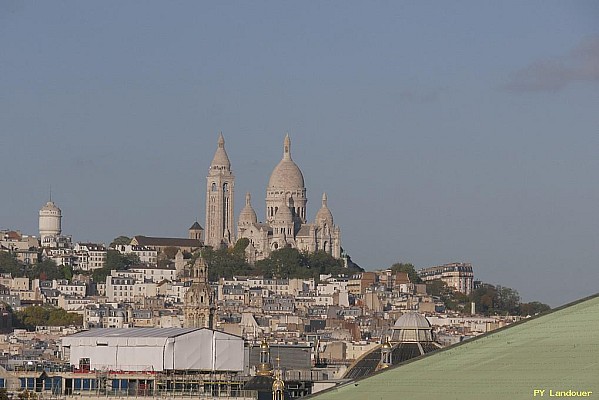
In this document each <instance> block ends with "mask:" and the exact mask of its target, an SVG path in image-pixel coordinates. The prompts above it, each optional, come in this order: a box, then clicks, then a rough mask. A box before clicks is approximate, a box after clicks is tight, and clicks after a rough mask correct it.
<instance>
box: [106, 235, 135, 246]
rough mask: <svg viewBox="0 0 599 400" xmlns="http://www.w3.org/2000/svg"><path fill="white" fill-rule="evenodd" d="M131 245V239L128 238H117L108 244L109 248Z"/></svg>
mask: <svg viewBox="0 0 599 400" xmlns="http://www.w3.org/2000/svg"><path fill="white" fill-rule="evenodd" d="M127 244H131V238H130V237H128V236H119V237H116V238H114V240H113V241H112V242H110V247H114V246H117V245H127Z"/></svg>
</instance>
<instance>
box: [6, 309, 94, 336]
mask: <svg viewBox="0 0 599 400" xmlns="http://www.w3.org/2000/svg"><path fill="white" fill-rule="evenodd" d="M13 325H14V326H15V327H18V328H25V329H27V330H34V329H35V327H36V326H46V325H47V326H70V325H78V326H79V325H83V316H82V315H80V314H76V313H70V312H67V311H65V310H63V309H62V308H54V307H50V306H30V307H26V308H24V309H23V310H21V311H17V312H15V313H14V314H13Z"/></svg>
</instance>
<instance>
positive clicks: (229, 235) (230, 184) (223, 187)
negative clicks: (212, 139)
mask: <svg viewBox="0 0 599 400" xmlns="http://www.w3.org/2000/svg"><path fill="white" fill-rule="evenodd" d="M206 181H207V182H206V238H205V243H206V244H207V245H208V246H212V247H214V248H220V247H222V246H229V245H232V244H233V242H234V239H235V238H234V235H235V231H234V223H235V222H234V218H233V204H234V196H233V194H234V191H233V189H234V186H235V176H234V175H233V173H232V171H231V161H229V156H228V155H227V151H226V150H225V138H224V137H223V134H222V132H220V133H219V135H218V146H217V148H216V152H215V153H214V157H213V158H212V163H211V164H210V169H209V170H208V176H207V177H206Z"/></svg>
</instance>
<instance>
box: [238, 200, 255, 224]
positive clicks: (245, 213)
mask: <svg viewBox="0 0 599 400" xmlns="http://www.w3.org/2000/svg"><path fill="white" fill-rule="evenodd" d="M251 200H252V197H251V195H250V194H249V193H246V195H245V207H244V208H243V210H241V212H240V213H239V222H240V223H244V224H255V223H257V222H258V217H257V216H256V211H255V210H254V208H253V207H252V203H251Z"/></svg>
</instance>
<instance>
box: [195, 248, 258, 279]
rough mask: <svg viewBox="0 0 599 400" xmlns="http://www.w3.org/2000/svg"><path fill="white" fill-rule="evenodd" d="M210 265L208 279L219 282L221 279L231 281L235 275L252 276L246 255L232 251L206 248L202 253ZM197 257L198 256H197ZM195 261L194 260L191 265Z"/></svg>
mask: <svg viewBox="0 0 599 400" xmlns="http://www.w3.org/2000/svg"><path fill="white" fill-rule="evenodd" d="M201 254H202V257H203V258H204V261H205V262H206V264H207V265H208V279H209V280H210V281H213V282H214V281H217V280H218V279H219V278H226V279H231V278H232V277H233V276H235V275H251V273H252V272H251V271H252V268H251V266H250V265H249V264H248V263H247V262H246V261H245V254H244V253H243V252H242V253H241V254H240V252H236V251H235V249H234V248H232V249H228V248H227V249H217V250H214V249H213V248H211V247H206V248H204V249H202V251H201ZM196 256H197V255H196ZM194 261H195V257H193V258H192V260H191V263H193V262H194Z"/></svg>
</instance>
